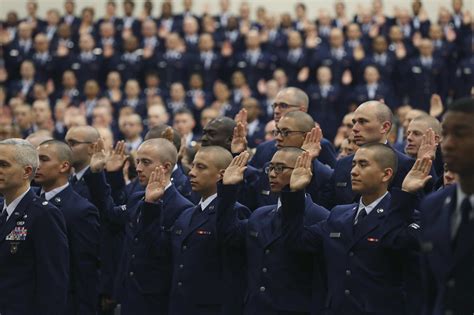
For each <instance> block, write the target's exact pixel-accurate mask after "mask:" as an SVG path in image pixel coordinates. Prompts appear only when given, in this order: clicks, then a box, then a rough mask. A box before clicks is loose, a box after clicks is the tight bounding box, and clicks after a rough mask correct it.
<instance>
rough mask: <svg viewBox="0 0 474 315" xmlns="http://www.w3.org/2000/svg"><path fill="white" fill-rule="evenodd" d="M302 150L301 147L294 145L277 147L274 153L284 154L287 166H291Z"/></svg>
mask: <svg viewBox="0 0 474 315" xmlns="http://www.w3.org/2000/svg"><path fill="white" fill-rule="evenodd" d="M303 152H304V150H303V149H301V148H296V147H284V148H281V149H279V150H278V151H276V152H275V154H274V156H275V155H277V154H278V155H280V154H284V155H285V161H286V162H287V164H288V166H291V167H293V166H294V165H295V164H296V159H297V158H298V157H299V156H300V155H301V154H302V153H303Z"/></svg>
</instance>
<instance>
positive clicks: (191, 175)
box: [188, 167, 196, 178]
mask: <svg viewBox="0 0 474 315" xmlns="http://www.w3.org/2000/svg"><path fill="white" fill-rule="evenodd" d="M188 176H189V177H192V178H195V177H196V174H195V173H194V167H192V168H191V170H190V171H189V173H188Z"/></svg>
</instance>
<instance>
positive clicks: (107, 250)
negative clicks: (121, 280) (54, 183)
mask: <svg viewBox="0 0 474 315" xmlns="http://www.w3.org/2000/svg"><path fill="white" fill-rule="evenodd" d="M99 138H100V135H99V132H98V131H97V129H95V128H94V127H91V126H80V127H73V128H71V129H69V131H68V132H67V133H66V137H65V140H66V143H67V144H68V145H69V147H70V148H71V150H72V166H73V167H74V174H73V175H72V176H71V177H70V179H69V183H70V185H71V187H72V188H73V189H74V191H75V192H76V193H78V194H79V195H80V196H82V197H84V198H86V199H87V200H89V201H91V200H92V198H91V192H90V190H89V188H88V186H87V184H86V182H85V181H84V176H85V175H87V174H89V173H90V172H91V171H90V167H89V164H90V161H91V157H92V155H93V154H94V146H95V145H96V144H97V142H98V141H99ZM102 210H103V209H99V211H102ZM100 226H101V231H100V234H101V236H100V237H101V239H100V263H101V266H100V267H101V268H100V270H101V272H100V279H99V283H100V284H99V294H100V296H101V305H102V308H103V309H104V307H105V308H108V309H113V308H114V307H115V305H114V304H115V303H114V302H113V301H112V299H111V296H112V293H113V283H114V276H115V271H116V269H117V262H116V261H117V257H118V255H119V252H120V249H119V246H120V245H119V244H121V243H122V233H121V232H120V230H119V229H116V228H115V227H114V226H113V225H112V224H111V223H110V222H108V221H107V220H104V219H103V218H101V219H100Z"/></svg>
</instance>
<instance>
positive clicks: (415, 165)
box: [412, 159, 421, 171]
mask: <svg viewBox="0 0 474 315" xmlns="http://www.w3.org/2000/svg"><path fill="white" fill-rule="evenodd" d="M420 164H421V159H416V161H415V164H414V165H413V167H412V170H414V171H417V170H419V169H420Z"/></svg>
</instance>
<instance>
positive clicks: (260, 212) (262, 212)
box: [250, 205, 276, 219]
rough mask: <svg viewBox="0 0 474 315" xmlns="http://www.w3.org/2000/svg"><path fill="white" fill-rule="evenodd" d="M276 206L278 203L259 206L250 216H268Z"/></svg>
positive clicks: (254, 217) (253, 217) (252, 217)
mask: <svg viewBox="0 0 474 315" xmlns="http://www.w3.org/2000/svg"><path fill="white" fill-rule="evenodd" d="M275 208H276V205H269V206H263V207H260V208H257V209H255V210H254V212H252V215H251V216H250V218H251V219H256V218H261V217H262V216H266V215H267V214H268V213H270V212H272V211H273V210H274V209H275Z"/></svg>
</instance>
